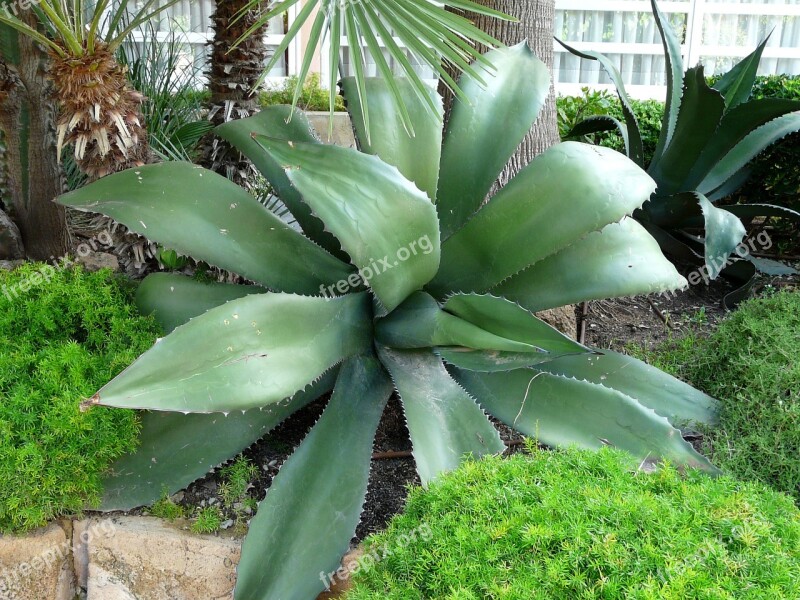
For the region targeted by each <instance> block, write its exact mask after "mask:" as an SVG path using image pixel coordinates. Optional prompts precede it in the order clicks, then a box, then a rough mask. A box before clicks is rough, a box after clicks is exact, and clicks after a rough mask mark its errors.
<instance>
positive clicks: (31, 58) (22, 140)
mask: <svg viewBox="0 0 800 600" xmlns="http://www.w3.org/2000/svg"><path fill="white" fill-rule="evenodd" d="M21 14H22V15H23V17H24V18H25V19H26V20H27V21H28V22H29V23H35V19H34V18H33V15H32V14H30V11H25V12H24V13H21ZM0 47H1V48H2V50H3V52H2V60H0V134H2V144H3V146H4V150H3V152H2V156H0V163H1V164H2V169H0V179H2V181H1V182H0V189H2V190H3V194H2V196H3V199H4V201H5V202H6V208H7V209H8V210H9V211H10V212H11V214H12V216H13V218H14V220H15V221H16V223H17V225H18V227H19V229H20V231H21V234H22V239H23V241H24V244H25V250H26V253H27V255H28V257H29V258H32V259H34V260H48V259H51V258H54V257H60V256H63V255H64V254H66V252H67V250H68V247H69V235H68V231H67V223H66V214H65V210H64V208H63V207H61V206H58V205H57V204H55V203H54V202H53V199H54V198H55V197H56V196H58V195H60V194H61V193H62V192H63V191H64V179H63V174H62V172H61V168H60V167H59V165H58V161H57V154H56V136H55V116H56V109H55V106H54V104H53V102H52V101H51V100H50V98H51V97H52V81H51V80H50V76H49V73H48V61H47V56H46V55H45V54H44V52H42V51H41V50H40V48H39V47H38V46H37V45H36V44H35V43H34V42H33V41H31V40H30V38H28V37H27V36H23V35H19V34H17V33H16V32H15V31H13V30H11V29H10V28H7V27H0ZM34 174H35V175H34Z"/></svg>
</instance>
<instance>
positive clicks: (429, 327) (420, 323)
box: [375, 292, 548, 360]
mask: <svg viewBox="0 0 800 600" xmlns="http://www.w3.org/2000/svg"><path fill="white" fill-rule="evenodd" d="M375 339H376V340H377V341H378V342H380V343H382V344H384V345H386V346H389V347H391V348H405V349H412V348H430V347H431V346H465V347H468V348H479V349H489V350H506V351H511V352H533V353H538V354H541V355H542V360H544V359H545V357H547V356H548V354H547V353H545V352H544V351H543V350H542V349H541V348H537V347H536V346H534V345H532V344H530V343H525V342H520V341H515V340H514V339H509V338H506V337H502V336H498V335H495V334H494V333H491V332H489V331H487V330H485V329H483V328H482V327H480V326H479V325H476V324H474V323H470V322H468V321H466V320H464V319H461V318H459V317H458V316H456V315H454V314H452V313H450V312H446V311H445V310H444V309H443V308H442V307H441V306H440V305H439V303H438V302H437V301H436V300H435V299H434V298H433V296H431V295H430V294H426V293H425V292H417V293H415V294H412V295H411V296H409V297H408V298H407V299H406V300H405V302H403V303H402V304H401V305H400V306H398V307H397V308H396V309H395V310H393V311H392V312H391V314H389V315H387V316H386V317H384V318H382V319H380V320H379V321H378V322H377V323H376V324H375Z"/></svg>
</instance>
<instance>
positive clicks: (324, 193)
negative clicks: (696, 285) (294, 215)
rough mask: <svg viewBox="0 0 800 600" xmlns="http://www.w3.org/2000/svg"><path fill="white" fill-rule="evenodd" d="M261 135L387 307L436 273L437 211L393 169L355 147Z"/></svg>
mask: <svg viewBox="0 0 800 600" xmlns="http://www.w3.org/2000/svg"><path fill="white" fill-rule="evenodd" d="M258 141H259V142H260V143H261V144H263V145H264V147H265V148H266V149H267V150H268V151H269V152H270V154H271V155H272V156H273V157H274V158H275V159H276V160H277V161H278V162H280V164H281V165H283V167H284V168H285V169H286V173H287V175H288V176H289V179H290V180H291V182H292V184H293V185H294V186H295V187H296V188H297V189H298V190H299V191H300V193H301V194H303V199H304V200H305V201H306V203H308V204H309V205H310V206H311V207H312V209H313V210H314V212H315V213H316V214H317V215H318V216H319V217H320V218H321V219H322V220H323V221H324V222H325V225H326V226H327V227H328V229H329V230H330V231H332V232H333V233H334V234H335V235H336V237H337V238H339V240H341V242H342V247H343V248H344V249H345V250H346V251H347V252H348V253H349V254H350V256H351V257H352V260H353V263H354V264H355V265H356V266H358V268H359V270H360V273H361V274H362V275H363V276H364V277H363V278H364V279H366V280H367V284H368V285H369V286H370V288H372V291H373V292H374V293H375V295H376V296H377V298H378V299H379V300H380V301H381V303H382V304H383V306H384V307H385V308H386V310H392V309H394V308H396V307H397V306H398V305H399V304H400V303H401V302H402V301H403V300H405V299H406V298H407V297H408V296H409V295H410V294H411V293H412V292H414V291H416V290H419V289H421V288H422V286H423V285H425V284H426V283H428V281H430V280H431V278H432V277H433V276H434V275H435V274H436V269H437V268H438V266H439V222H438V219H437V218H436V209H435V208H434V206H433V204H432V203H431V201H430V199H429V198H428V197H427V196H426V195H425V194H424V193H423V192H422V191H420V190H419V189H418V188H417V187H416V186H415V185H414V184H413V183H411V182H410V181H409V180H408V179H406V178H405V177H403V175H402V174H401V173H400V172H399V171H398V170H397V168H396V167H392V166H389V165H387V164H386V163H384V162H383V161H381V160H380V159H379V158H378V157H376V156H370V155H368V154H363V153H361V152H359V151H357V150H355V149H352V148H339V147H336V146H322V145H314V144H301V143H291V142H283V141H280V140H273V139H271V138H262V137H259V138H258ZM367 269H369V271H370V275H367ZM352 281H353V282H352V283H348V285H347V286H346V289H349V288H353V287H355V286H357V285H358V283H357V279H355V278H354V279H353V280H352ZM346 283H347V282H346ZM343 287H345V286H343ZM346 289H345V291H346ZM339 293H343V292H342V291H341V290H339Z"/></svg>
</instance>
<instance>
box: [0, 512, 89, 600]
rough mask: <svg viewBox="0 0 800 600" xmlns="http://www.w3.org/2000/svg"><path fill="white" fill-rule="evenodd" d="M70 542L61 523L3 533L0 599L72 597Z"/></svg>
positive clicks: (67, 599)
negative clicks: (19, 532)
mask: <svg viewBox="0 0 800 600" xmlns="http://www.w3.org/2000/svg"><path fill="white" fill-rule="evenodd" d="M71 562H72V561H71V558H70V542H69V538H68V537H67V534H66V533H65V532H64V529H62V528H61V527H60V526H59V525H58V524H55V523H54V524H52V525H50V526H48V527H45V528H43V529H38V530H36V531H33V532H30V533H28V534H27V535H24V536H11V535H3V536H0V600H44V599H47V600H73V598H75V586H74V581H73V574H72V565H71Z"/></svg>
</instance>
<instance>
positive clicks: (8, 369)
mask: <svg viewBox="0 0 800 600" xmlns="http://www.w3.org/2000/svg"><path fill="white" fill-rule="evenodd" d="M0 290H2V294H0V530H2V531H9V530H19V529H28V528H31V527H37V526H39V525H42V524H43V523H45V522H46V521H47V520H48V519H51V518H53V517H55V516H58V515H61V514H67V513H73V512H79V511H81V510H82V509H83V508H84V507H85V506H86V505H87V504H88V505H92V504H96V503H97V501H98V500H99V497H100V492H101V484H100V482H101V474H102V473H103V471H104V470H105V469H106V468H107V467H108V466H109V464H110V463H111V461H112V460H114V459H115V458H117V457H119V456H120V455H122V454H124V453H125V452H130V451H131V450H132V449H133V448H134V447H135V445H136V437H137V433H138V431H139V426H138V419H137V417H136V414H135V413H134V412H133V411H125V410H105V409H104V410H99V411H91V412H88V413H81V412H80V410H79V406H80V401H81V400H82V399H83V398H86V397H88V396H91V395H92V394H93V393H94V390H95V389H96V388H97V386H98V385H101V384H102V383H103V382H105V381H107V380H108V379H109V377H114V376H115V375H116V374H118V373H119V372H120V371H122V370H123V369H124V368H125V367H127V366H128V365H129V364H130V363H131V362H133V360H134V359H135V358H136V357H137V356H138V355H139V354H140V353H141V352H142V351H144V350H145V349H147V348H148V347H149V346H150V345H152V343H153V341H154V340H155V339H156V336H157V333H158V328H157V325H156V324H155V322H154V321H153V319H152V318H149V317H142V316H139V314H138V312H137V310H136V307H135V306H134V305H133V302H132V294H131V292H130V290H128V289H127V288H126V287H125V286H124V285H122V284H121V283H120V282H118V281H117V280H116V279H115V278H114V276H113V275H112V274H111V273H109V272H107V271H102V272H99V273H92V274H90V273H87V272H85V271H83V270H82V269H80V268H74V269H73V268H66V269H64V268H55V267H52V266H48V265H45V264H28V265H24V266H22V267H19V268H18V269H16V270H14V271H11V272H9V271H0Z"/></svg>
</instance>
